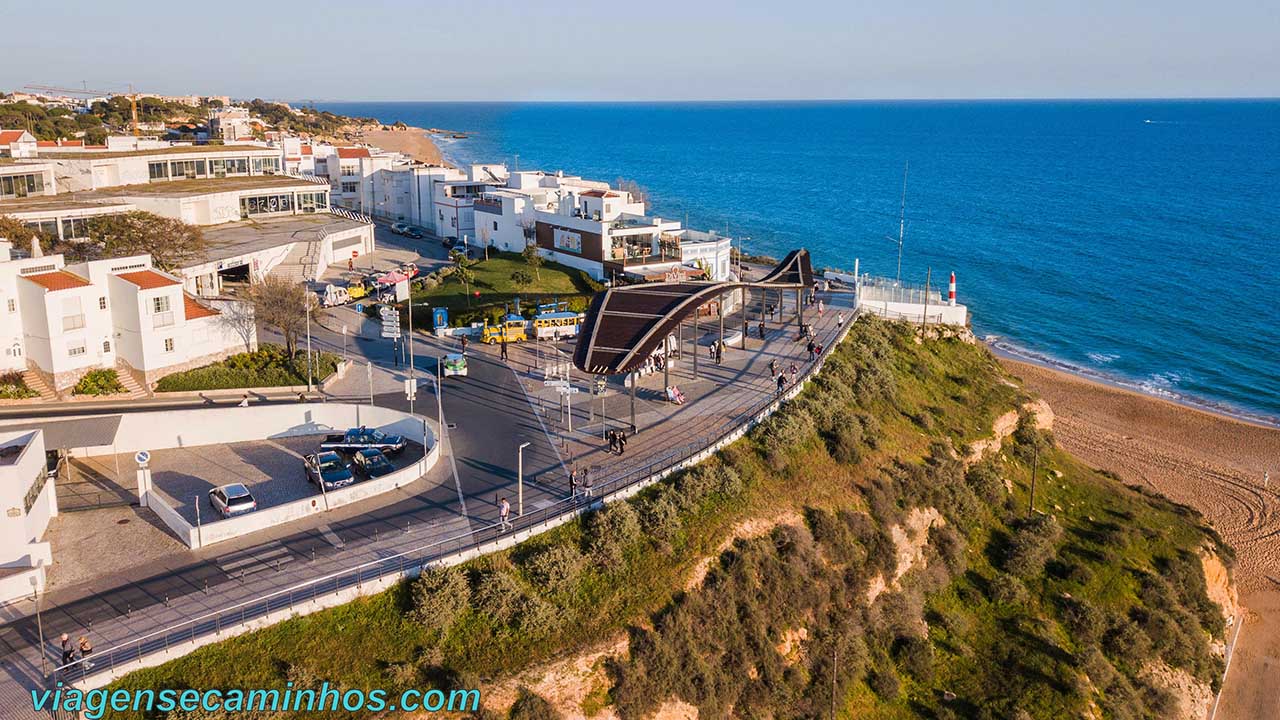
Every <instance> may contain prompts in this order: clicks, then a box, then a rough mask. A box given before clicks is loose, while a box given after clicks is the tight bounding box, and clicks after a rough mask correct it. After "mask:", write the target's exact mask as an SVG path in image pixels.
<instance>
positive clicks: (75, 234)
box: [62, 218, 89, 240]
mask: <svg viewBox="0 0 1280 720" xmlns="http://www.w3.org/2000/svg"><path fill="white" fill-rule="evenodd" d="M87 237H89V221H88V220H86V219H85V218H67V219H65V220H63V221H62V239H63V240H79V239H82V238H87Z"/></svg>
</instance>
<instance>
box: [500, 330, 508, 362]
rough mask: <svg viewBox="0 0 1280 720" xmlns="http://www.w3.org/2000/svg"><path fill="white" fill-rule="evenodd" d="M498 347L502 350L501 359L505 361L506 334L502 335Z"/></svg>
mask: <svg viewBox="0 0 1280 720" xmlns="http://www.w3.org/2000/svg"><path fill="white" fill-rule="evenodd" d="M500 347H501V352H502V354H501V357H502V361H503V362H506V361H507V336H506V335H503V336H502V342H501V344H500Z"/></svg>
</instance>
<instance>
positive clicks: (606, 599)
mask: <svg viewBox="0 0 1280 720" xmlns="http://www.w3.org/2000/svg"><path fill="white" fill-rule="evenodd" d="M1028 400H1029V398H1027V397H1025V395H1024V393H1023V391H1022V390H1021V389H1020V388H1019V387H1017V386H1016V384H1014V383H1012V382H1010V381H1009V380H1008V379H1007V378H1006V377H1005V376H1004V375H1003V373H1002V372H1001V370H1000V369H999V367H998V365H997V364H996V363H995V361H994V360H993V358H992V357H991V356H990V354H989V353H988V352H987V351H986V350H985V349H984V348H982V347H980V346H975V345H972V344H967V343H965V342H962V341H961V340H958V339H954V338H936V337H935V338H930V339H926V340H924V341H921V340H920V339H919V338H917V335H916V332H915V331H914V330H913V329H911V328H908V327H905V326H902V325H896V324H889V323H884V322H880V321H874V320H864V321H859V322H858V323H856V324H855V325H854V328H853V329H852V331H851V333H850V336H849V338H848V339H847V340H846V342H845V343H843V344H842V345H841V346H840V347H839V348H837V349H836V351H835V352H834V354H833V356H832V357H831V359H830V360H829V362H828V363H827V365H826V367H825V368H824V371H823V373H822V375H821V377H819V378H818V379H817V381H816V382H815V383H813V384H812V385H811V386H810V387H809V388H808V389H807V390H806V391H805V392H804V393H803V394H802V395H801V396H800V397H799V398H798V399H797V400H796V401H795V402H792V403H789V404H788V405H787V406H786V408H785V409H784V410H783V411H781V412H780V413H778V414H776V415H775V416H774V417H773V418H771V419H770V420H769V421H768V422H766V423H765V424H763V425H762V426H761V427H759V428H757V429H756V430H755V431H753V432H752V433H751V434H750V435H749V436H748V437H747V438H745V439H744V440H742V441H739V442H738V443H736V444H734V445H733V446H731V447H729V448H727V449H726V450H725V451H723V452H722V453H720V454H719V455H718V456H717V457H716V458H714V459H712V460H710V461H708V462H707V463H704V464H703V465H701V466H699V467H698V468H696V469H693V470H691V471H689V472H685V473H683V474H681V475H680V476H678V477H676V478H673V479H672V480H670V481H668V482H664V483H661V484H659V485H657V486H655V487H653V488H650V489H649V490H647V491H646V492H644V493H642V494H641V495H640V496H638V497H636V498H634V499H632V500H630V501H627V502H623V503H615V504H613V505H610V506H609V507H607V508H606V509H604V510H602V511H599V512H596V513H593V514H591V515H588V516H586V517H585V518H583V519H582V520H581V521H580V522H577V523H573V524H570V525H567V526H563V527H561V528H559V529H557V530H555V531H553V532H550V533H547V534H545V535H543V536H540V537H539V538H536V539H534V540H532V541H530V542H529V543H526V544H524V545H522V546H520V547H518V548H515V549H513V550H512V551H510V552H506V553H502V554H498V555H493V556H489V557H486V558H482V559H479V560H477V561H475V562H472V563H470V564H468V565H466V566H463V567H460V568H455V569H450V570H441V571H433V572H430V573H429V574H426V575H424V576H423V577H422V578H421V579H419V580H417V581H415V582H413V583H408V584H405V585H403V586H401V587H399V588H397V589H395V590H393V591H389V592H387V593H384V594H382V595H378V596H374V597H370V598H366V599H362V600H360V601H357V602H354V603H351V604H349V605H346V606H343V607H340V608H335V609H333V610H330V611H326V612H322V613H318V614H315V615H312V616H308V617H304V618H297V619H294V620H291V621H288V622H286V623H282V624H280V625H278V626H275V627H272V628H269V629H266V630H263V631H260V632H257V633H253V634H251V635H246V636H242V637H240V638H236V639H232V640H230V641H228V642H225V643H222V644H220V645H217V646H211V647H207V648H204V649H201V650H199V651H197V652H195V653H193V654H191V655H189V656H187V657H185V658H181V659H179V660H175V661H173V662H171V663H168V664H166V665H163V666H160V667H157V668H154V669H149V670H145V671H140V672H137V673H134V674H132V675H130V676H128V677H126V678H124V679H123V680H121V681H120V682H119V683H118V685H120V686H126V687H152V688H154V687H201V688H204V687H249V686H257V685H267V686H281V685H283V684H284V682H285V681H286V680H292V681H293V682H294V684H295V686H299V685H307V684H312V683H318V682H321V681H322V680H327V681H329V682H330V683H332V684H337V685H340V686H345V687H366V688H373V687H384V688H407V687H425V686H433V685H434V686H463V687H472V686H481V687H486V688H489V687H494V686H496V685H500V684H501V682H502V681H503V679H504V678H508V679H509V678H511V677H512V676H513V675H516V674H518V673H520V672H522V671H526V670H527V669H529V668H531V667H539V666H542V665H544V664H546V663H548V662H549V661H551V660H553V659H555V658H563V657H566V656H568V657H573V656H575V655H576V654H578V653H582V652H584V651H585V650H587V649H589V648H594V647H598V646H599V645H600V644H601V642H602V640H606V639H609V638H614V639H615V640H614V641H611V642H612V644H613V645H615V646H616V647H618V648H621V649H620V650H616V651H614V652H611V653H606V654H605V655H604V656H603V658H602V659H601V660H600V661H599V662H598V663H597V665H598V666H600V669H599V671H598V672H596V673H594V674H593V675H592V679H590V680H585V679H584V680H582V681H581V682H580V683H578V684H580V685H582V687H580V688H579V690H580V692H579V694H578V695H577V696H575V699H574V700H573V701H572V702H573V703H575V706H574V707H566V706H565V705H564V703H565V702H566V701H564V700H563V699H559V700H557V701H556V702H550V703H549V702H545V701H543V700H542V699H540V698H538V697H537V695H536V693H534V692H531V691H530V690H528V689H525V688H521V689H520V693H519V695H518V699H517V700H516V702H515V704H514V707H512V708H511V715H512V716H514V717H554V716H556V714H557V713H560V712H574V713H585V714H587V715H595V714H599V713H602V712H605V713H613V714H615V715H618V716H621V717H624V718H631V717H644V716H647V715H649V714H652V713H653V712H654V711H657V710H659V709H660V708H662V707H663V706H664V705H669V704H671V703H683V704H686V705H689V706H693V707H696V708H698V710H699V711H700V712H701V715H702V717H722V716H727V715H732V716H739V717H819V716H829V715H830V714H831V712H832V710H833V709H834V710H835V711H836V713H837V714H839V715H841V716H844V717H858V718H881V717H883V718H907V717H936V718H950V717H973V718H1024V717H1031V718H1058V717H1103V718H1140V717H1152V718H1154V717H1161V718H1164V717H1171V716H1173V713H1175V712H1176V711H1177V710H1176V705H1177V703H1178V699H1177V697H1176V696H1175V695H1173V694H1171V693H1170V692H1169V690H1168V689H1167V686H1168V685H1169V683H1168V682H1166V681H1165V680H1162V679H1161V678H1168V677H1170V676H1176V677H1179V678H1184V679H1187V681H1188V682H1190V683H1193V684H1196V685H1198V686H1203V687H1213V686H1214V685H1215V683H1216V682H1217V678H1219V677H1220V675H1221V661H1220V659H1219V658H1218V655H1216V654H1215V653H1214V652H1213V650H1212V649H1211V643H1213V642H1214V641H1216V640H1220V639H1221V637H1222V635H1223V616H1222V614H1221V612H1220V610H1219V608H1218V607H1217V606H1216V605H1214V604H1212V603H1211V602H1209V600H1208V598H1207V594H1206V587H1205V579H1204V574H1203V571H1202V566H1201V557H1202V554H1205V553H1212V554H1214V555H1217V556H1218V557H1221V558H1223V559H1224V560H1226V561H1228V562H1229V559H1230V557H1229V550H1228V549H1227V548H1225V547H1223V546H1222V543H1221V542H1220V541H1219V540H1218V539H1217V538H1216V536H1215V535H1214V534H1213V533H1212V532H1211V531H1209V530H1207V529H1205V528H1204V527H1203V526H1202V524H1201V521H1200V518H1199V517H1198V516H1197V515H1196V514H1195V513H1194V512H1193V511H1191V510H1189V509H1187V508H1185V507H1182V506H1177V505H1174V504H1172V503H1170V502H1168V501H1165V500H1163V499H1160V498H1157V497H1151V496H1149V495H1145V494H1143V493H1140V492H1138V491H1135V490H1133V489H1130V488H1127V487H1125V486H1124V485H1122V484H1121V483H1119V482H1117V481H1116V479H1114V478H1112V477H1107V476H1104V475H1102V474H1100V473H1098V472H1096V471H1094V470H1091V469H1090V468H1088V467H1085V466H1083V465H1081V464H1080V463H1079V462H1077V461H1076V460H1074V459H1073V458H1072V457H1070V456H1069V455H1066V454H1065V453H1063V452H1061V451H1059V450H1057V449H1055V448H1054V446H1053V443H1052V437H1051V436H1050V435H1049V433H1047V432H1046V431H1044V430H1043V429H1040V428H1038V427H1037V424H1036V422H1035V418H1034V417H1033V416H1032V415H1030V414H1029V413H1027V412H1026V411H1025V410H1022V411H1020V412H1021V417H1019V416H1017V415H1010V413H1011V412H1014V411H1019V409H1020V408H1022V407H1023V406H1024V404H1026V403H1027V401H1028ZM1014 418H1016V421H1014V420H1013V419H1014ZM1002 422H1003V424H1004V425H1005V426H1008V429H1011V430H1012V434H1011V435H1010V436H1009V437H1007V438H1004V440H1003V445H1002V446H1001V447H998V448H997V447H992V446H991V444H990V443H989V441H988V438H990V436H991V435H992V432H993V425H996V426H1000V425H1002ZM1015 426H1016V427H1015ZM983 447H986V448H987V452H986V453H985V454H984V455H983V454H981V453H979V450H980V449H981V448H983ZM1033 462H1034V463H1035V465H1036V467H1037V469H1038V473H1037V488H1036V498H1035V510H1034V511H1031V510H1029V507H1028V506H1029V489H1030V487H1029V485H1030V483H1029V480H1030V473H1031V469H1030V466H1031V464H1032V463H1033ZM557 702H558V703H559V705H557ZM509 704H510V703H503V704H501V705H502V707H497V705H498V703H495V704H494V707H490V708H489V709H487V710H486V711H485V712H484V714H486V715H489V716H495V715H498V714H499V713H498V711H499V710H500V711H502V712H506V711H507V707H506V705H509Z"/></svg>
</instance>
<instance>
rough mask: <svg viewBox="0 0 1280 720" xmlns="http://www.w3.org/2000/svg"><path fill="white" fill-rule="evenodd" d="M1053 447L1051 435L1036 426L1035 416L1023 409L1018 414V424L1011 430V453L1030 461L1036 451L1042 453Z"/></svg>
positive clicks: (1022, 459)
mask: <svg viewBox="0 0 1280 720" xmlns="http://www.w3.org/2000/svg"><path fill="white" fill-rule="evenodd" d="M1052 449H1053V435H1052V434H1050V433H1049V432H1048V431H1046V430H1040V429H1039V428H1037V427H1036V418H1035V416H1034V415H1032V414H1031V413H1030V412H1028V411H1026V410H1023V411H1022V412H1021V413H1019V414H1018V426H1017V427H1016V428H1014V430H1013V455H1014V457H1016V458H1018V459H1019V460H1021V461H1023V462H1025V463H1030V462H1031V461H1032V459H1033V458H1034V456H1035V455H1036V453H1039V454H1040V455H1044V454H1045V453H1047V452H1049V451H1050V450H1052Z"/></svg>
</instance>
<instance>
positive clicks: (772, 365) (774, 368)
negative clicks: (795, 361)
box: [769, 358, 778, 377]
mask: <svg viewBox="0 0 1280 720" xmlns="http://www.w3.org/2000/svg"><path fill="white" fill-rule="evenodd" d="M777 376H778V358H773V359H772V360H770V361H769V377H777Z"/></svg>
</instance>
